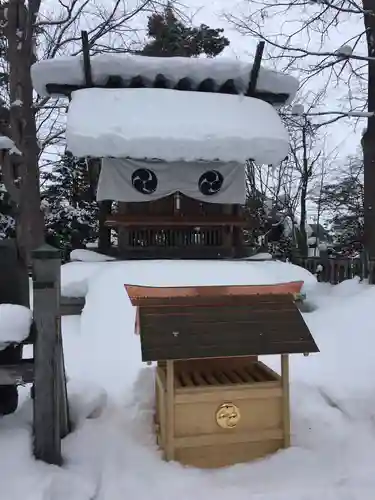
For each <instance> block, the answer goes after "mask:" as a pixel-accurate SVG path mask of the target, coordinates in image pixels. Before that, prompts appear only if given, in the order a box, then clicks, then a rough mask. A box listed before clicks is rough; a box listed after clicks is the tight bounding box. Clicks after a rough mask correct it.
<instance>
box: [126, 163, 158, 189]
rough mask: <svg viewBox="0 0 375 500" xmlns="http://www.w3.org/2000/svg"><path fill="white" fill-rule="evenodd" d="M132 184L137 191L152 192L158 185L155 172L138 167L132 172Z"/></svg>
mask: <svg viewBox="0 0 375 500" xmlns="http://www.w3.org/2000/svg"><path fill="white" fill-rule="evenodd" d="M132 186H133V188H134V189H136V190H137V191H138V192H139V193H142V194H146V195H147V194H152V193H154V192H155V191H156V189H157V187H158V179H157V177H156V175H155V172H153V171H152V170H150V169H148V168H138V169H137V170H136V171H135V172H133V174H132Z"/></svg>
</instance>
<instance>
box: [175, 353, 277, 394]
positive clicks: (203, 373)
mask: <svg viewBox="0 0 375 500" xmlns="http://www.w3.org/2000/svg"><path fill="white" fill-rule="evenodd" d="M206 364H207V365H208V366H207V368H205V367H204V365H203V364H202V365H198V366H194V363H193V362H190V365H191V366H190V370H189V369H188V367H185V368H183V369H182V370H180V369H179V362H176V370H175V378H176V384H175V386H176V387H177V388H178V389H179V390H180V389H184V388H187V389H189V388H192V387H207V386H210V387H213V386H238V385H243V384H255V383H262V382H275V381H276V382H277V381H279V376H278V375H277V374H276V373H275V374H272V371H271V370H270V371H268V370H266V369H265V368H264V365H263V364H260V363H258V362H256V363H254V362H251V363H250V362H249V363H248V364H247V365H244V366H241V365H239V366H238V367H237V368H233V367H229V368H227V367H225V364H223V365H222V366H221V367H220V364H215V363H214V364H213V365H210V363H209V360H206ZM219 367H220V368H219Z"/></svg>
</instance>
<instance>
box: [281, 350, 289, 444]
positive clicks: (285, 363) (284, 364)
mask: <svg viewBox="0 0 375 500" xmlns="http://www.w3.org/2000/svg"><path fill="white" fill-rule="evenodd" d="M281 383H282V390H283V396H282V405H283V410H282V412H283V428H284V448H289V446H290V395H289V355H288V354H282V355H281Z"/></svg>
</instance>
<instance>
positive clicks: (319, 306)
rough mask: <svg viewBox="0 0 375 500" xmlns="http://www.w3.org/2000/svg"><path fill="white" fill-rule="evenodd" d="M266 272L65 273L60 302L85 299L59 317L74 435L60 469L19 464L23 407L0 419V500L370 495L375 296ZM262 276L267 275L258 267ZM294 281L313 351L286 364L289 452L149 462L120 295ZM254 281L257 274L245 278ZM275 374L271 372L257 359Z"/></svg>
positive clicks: (147, 419) (143, 386) (129, 323)
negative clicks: (302, 296)
mask: <svg viewBox="0 0 375 500" xmlns="http://www.w3.org/2000/svg"><path fill="white" fill-rule="evenodd" d="M277 265H278V263H275V262H251V261H249V262H241V263H236V264H234V263H230V262H217V263H210V262H201V263H199V265H197V263H192V262H161V261H159V262H157V261H156V262H155V261H154V262H142V263H140V262H125V263H117V262H72V263H70V264H67V265H65V266H63V273H62V281H63V289H64V290H65V291H66V292H70V294H71V295H73V296H74V295H80V294H81V295H82V294H86V293H87V295H86V306H85V309H84V311H83V314H82V316H81V318H80V317H72V316H70V317H65V318H63V335H64V348H65V359H66V365H67V372H68V375H69V377H70V382H69V395H70V400H71V409H72V416H73V418H74V421H75V423H76V428H75V431H74V432H73V433H72V434H71V435H69V436H68V437H67V438H66V439H65V440H64V441H63V451H64V456H65V460H66V463H65V466H64V467H63V468H61V469H59V468H56V467H52V466H47V465H45V464H43V463H38V462H35V461H34V460H33V458H32V454H31V434H30V429H31V403H30V400H28V398H27V396H28V391H27V390H26V389H22V396H23V400H24V401H23V404H21V406H20V408H19V410H18V411H17V413H16V414H14V415H11V416H8V417H4V418H3V419H0V498H1V500H66V499H68V500H89V499H90V500H124V499H125V498H129V499H132V498H138V499H139V500H145V499H146V498H147V499H148V498H154V499H155V500H169V499H173V498H176V497H178V498H179V499H180V500H201V499H202V500H203V499H204V500H211V499H212V500H213V499H215V500H222V499H227V498H236V500H250V499H251V500H252V499H255V500H261V499H264V500H321V499H324V500H357V499H358V500H372V499H373V498H374V492H375V475H374V473H373V468H374V463H375V362H374V359H373V358H374V352H375V350H374V348H375V336H374V333H373V319H372V317H373V313H372V310H373V304H374V303H375V287H371V286H369V285H367V284H365V283H359V282H358V280H350V281H347V282H344V283H342V284H341V285H338V286H336V287H332V286H330V285H325V284H318V283H316V282H315V279H314V277H312V276H311V275H309V274H308V273H307V272H306V271H304V270H302V269H300V268H296V267H295V266H292V265H288V264H286V266H290V267H280V266H279V267H277ZM265 266H268V267H265ZM271 269H272V275H273V276H276V277H277V280H278V281H279V282H280V281H282V280H284V279H285V272H286V271H285V270H287V271H288V273H287V274H288V276H289V280H299V279H301V278H302V279H304V280H306V286H305V291H306V293H307V296H308V299H309V301H310V303H311V304H313V305H314V307H315V309H314V311H313V312H310V313H306V314H304V317H305V320H306V322H307V323H308V325H309V326H310V328H311V331H312V333H313V335H314V338H315V340H316V342H317V344H318V346H319V348H320V350H321V352H320V353H319V354H316V355H312V356H310V357H308V358H305V357H303V356H299V355H296V356H292V357H291V382H292V383H291V413H292V447H291V448H290V449H288V450H282V451H280V452H279V453H277V454H275V455H273V456H272V457H269V458H267V459H264V460H261V461H259V462H257V463H251V464H241V465H237V466H234V467H231V468H227V469H222V470H217V471H202V470H196V469H190V468H184V467H182V466H181V465H179V464H176V463H165V462H163V461H162V460H161V457H160V454H159V452H158V450H157V448H156V445H155V442H154V438H153V435H152V426H151V419H152V407H153V368H152V367H144V366H143V365H142V363H141V356H140V346H139V337H137V336H136V335H134V310H133V309H132V307H131V305H130V302H129V299H128V297H127V295H126V292H125V290H124V286H123V285H124V283H136V282H138V283H139V284H150V285H157V284H165V285H173V284H186V285H188V284H221V283H222V284H225V283H233V284H235V283H244V284H245V283H249V284H251V283H254V282H256V281H258V282H259V281H261V280H263V281H264V280H265V279H266V277H267V273H268V272H270V270H271ZM257 270H258V271H257ZM263 361H266V362H267V363H269V364H270V365H271V366H273V367H276V368H278V359H277V358H274V357H271V358H267V359H263Z"/></svg>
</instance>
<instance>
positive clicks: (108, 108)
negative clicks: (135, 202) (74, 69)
mask: <svg viewBox="0 0 375 500" xmlns="http://www.w3.org/2000/svg"><path fill="white" fill-rule="evenodd" d="M66 140H67V147H68V149H69V150H70V151H71V152H72V153H73V154H74V155H76V156H79V157H82V156H93V157H102V158H103V157H113V158H134V159H145V158H149V159H160V160H165V161H180V160H181V161H196V160H201V161H215V160H220V161H238V162H245V161H246V160H248V159H253V160H255V161H256V162H257V163H259V164H276V163H278V162H280V161H281V160H283V159H284V158H285V157H286V156H287V154H288V152H289V137H288V133H287V130H286V129H285V127H284V125H283V123H282V121H281V119H280V117H279V115H278V113H277V111H276V110H275V109H274V108H273V107H272V106H271V105H270V104H268V103H267V102H264V101H262V100H259V99H255V98H251V97H244V96H239V95H229V94H217V93H203V92H179V91H176V90H168V89H155V88H141V89H99V88H90V89H83V90H77V91H75V92H73V93H72V100H71V103H70V106H69V111H68V118H67V130H66Z"/></svg>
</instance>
